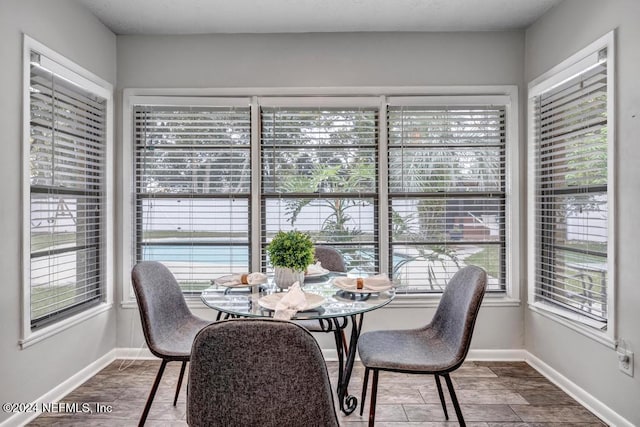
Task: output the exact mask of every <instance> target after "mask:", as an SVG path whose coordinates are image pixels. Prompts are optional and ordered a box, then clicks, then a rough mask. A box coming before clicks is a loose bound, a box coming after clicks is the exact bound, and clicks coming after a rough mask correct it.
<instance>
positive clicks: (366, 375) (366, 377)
mask: <svg viewBox="0 0 640 427" xmlns="http://www.w3.org/2000/svg"><path fill="white" fill-rule="evenodd" d="M368 385H369V368H367V367H365V368H364V381H363V382H362V397H361V398H360V416H362V413H363V412H364V399H365V398H366V397H367V386H368Z"/></svg>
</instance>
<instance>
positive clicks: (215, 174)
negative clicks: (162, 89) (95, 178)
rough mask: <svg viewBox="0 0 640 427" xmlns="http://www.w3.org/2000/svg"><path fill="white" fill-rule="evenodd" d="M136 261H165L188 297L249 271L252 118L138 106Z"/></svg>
mask: <svg viewBox="0 0 640 427" xmlns="http://www.w3.org/2000/svg"><path fill="white" fill-rule="evenodd" d="M133 114H134V132H135V165H134V166H135V186H136V196H135V197H136V203H135V205H136V217H135V233H136V234H135V239H134V241H135V244H136V247H135V259H136V261H142V260H154V261H160V262H162V263H164V264H165V265H166V266H167V267H168V268H169V269H170V270H171V272H172V273H173V274H174V275H175V276H176V278H177V280H178V282H179V283H180V285H181V286H182V288H183V290H184V291H185V292H193V293H197V292H199V291H200V290H202V289H203V288H205V287H207V286H209V285H210V281H211V279H213V278H215V277H217V276H220V275H222V274H230V273H238V272H246V271H248V268H249V265H250V260H249V253H250V251H249V246H250V239H249V235H250V233H249V212H250V206H249V201H250V197H249V196H250V177H251V163H250V112H249V108H248V107H247V108H239V107H203V106H198V107H190V106H142V105H141V106H135V107H134V113H133Z"/></svg>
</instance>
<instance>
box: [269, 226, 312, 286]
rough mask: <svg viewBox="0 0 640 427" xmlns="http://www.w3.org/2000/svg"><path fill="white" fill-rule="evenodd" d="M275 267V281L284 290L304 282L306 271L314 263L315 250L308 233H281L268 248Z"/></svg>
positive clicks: (294, 231)
mask: <svg viewBox="0 0 640 427" xmlns="http://www.w3.org/2000/svg"><path fill="white" fill-rule="evenodd" d="M267 254H268V255H269V261H270V262H271V265H273V267H274V281H275V282H276V285H278V286H279V287H280V288H282V289H286V288H288V287H289V286H291V285H292V284H294V283H295V282H300V284H301V285H302V283H303V282H304V271H305V269H306V268H307V267H308V266H309V265H310V264H312V263H313V260H314V256H315V248H314V246H313V241H312V240H311V237H310V236H309V235H308V234H307V233H303V232H301V231H297V230H291V231H279V232H278V233H277V234H276V235H275V236H274V238H273V239H272V240H271V242H270V243H269V245H268V246H267Z"/></svg>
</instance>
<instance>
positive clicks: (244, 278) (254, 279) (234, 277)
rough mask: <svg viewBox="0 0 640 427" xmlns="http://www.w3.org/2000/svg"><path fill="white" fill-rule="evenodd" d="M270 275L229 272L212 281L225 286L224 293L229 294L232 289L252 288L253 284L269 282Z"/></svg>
mask: <svg viewBox="0 0 640 427" xmlns="http://www.w3.org/2000/svg"><path fill="white" fill-rule="evenodd" d="M267 281H268V277H267V275H266V274H264V273H260V272H255V273H241V274H227V275H224V276H220V277H217V278H215V279H213V280H212V281H211V284H213V285H215V286H216V287H218V286H223V287H225V288H226V289H225V291H224V293H225V294H227V293H228V292H229V291H231V290H232V289H246V290H251V287H252V286H260V285H264V284H265V283H267Z"/></svg>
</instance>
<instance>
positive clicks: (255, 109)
mask: <svg viewBox="0 0 640 427" xmlns="http://www.w3.org/2000/svg"><path fill="white" fill-rule="evenodd" d="M418 96H422V97H428V98H433V99H434V100H438V102H439V103H443V102H446V101H447V100H448V99H461V97H470V98H469V99H475V100H476V102H477V103H482V104H486V103H487V99H489V100H491V99H495V98H494V97H496V96H497V97H500V99H501V101H504V102H505V109H506V115H507V116H506V121H507V129H506V140H507V141H506V145H507V147H506V189H505V190H506V193H507V205H506V208H505V210H506V216H507V217H508V218H509V220H508V225H507V226H506V227H507V229H506V230H505V234H506V242H507V243H506V244H507V245H508V246H509V247H511V248H514V249H516V250H512V251H507V254H506V255H505V257H506V258H505V263H506V265H507V267H510V268H507V283H506V291H505V292H504V293H500V294H499V295H489V296H488V297H487V298H486V302H485V304H487V305H493V306H518V305H519V304H520V292H519V288H520V257H521V256H520V252H519V251H520V249H519V246H520V245H519V242H520V237H519V235H520V222H519V221H520V220H519V215H518V212H519V205H520V199H519V191H517V190H518V189H519V188H520V186H519V182H520V178H519V176H518V173H517V170H518V167H519V164H520V157H519V147H518V146H519V143H518V134H519V131H518V122H519V114H518V88H517V86H515V85H497V86H437V87H424V86H417V87H340V88H298V87H285V88H218V89H215V88H209V89H197V88H187V89H179V88H172V89H158V88H155V89H154V88H129V89H124V91H123V111H122V114H123V116H122V120H123V163H122V164H123V174H122V180H123V181H122V183H123V184H122V188H123V189H125V193H127V189H130V188H132V187H131V185H132V184H131V183H132V178H133V176H132V170H133V169H132V160H133V151H132V149H133V148H132V147H133V136H132V135H133V134H132V131H133V129H132V125H133V118H132V112H133V105H134V104H136V103H139V102H145V100H146V102H148V101H152V100H154V101H156V102H174V101H175V100H178V99H181V98H182V99H196V100H198V102H201V103H207V102H208V100H211V99H216V98H218V99H220V98H223V99H247V98H249V99H250V105H251V125H252V129H251V144H252V145H251V147H252V148H251V164H252V165H256V164H257V165H259V164H260V161H261V160H260V137H261V129H260V126H259V125H260V118H259V115H260V109H261V108H262V107H279V106H286V107H292V106H293V107H310V106H311V107H316V106H321V107H345V106H349V107H369V106H375V108H379V109H380V110H379V120H378V123H379V129H378V135H379V142H378V143H379V148H378V155H379V157H378V159H379V165H378V167H379V173H380V179H378V191H379V195H378V197H379V198H378V212H377V214H378V221H379V224H387V223H388V212H387V204H388V198H387V193H388V182H387V179H386V176H387V173H388V172H387V167H388V165H387V140H386V139H387V136H386V132H387V129H386V126H387V124H386V120H382V118H383V117H386V108H387V106H388V98H391V97H408V98H411V99H413V98H415V97H418ZM357 101H359V102H361V104H360V103H358V102H357ZM260 175H261V171H260V170H259V169H258V168H256V167H252V184H251V186H252V187H251V194H252V195H251V206H252V207H251V211H252V212H251V214H250V218H251V220H250V226H251V228H252V231H251V232H252V237H251V240H252V242H253V245H252V248H251V251H250V253H251V260H252V269H259V268H260V262H261V256H260V245H259V244H257V243H258V242H260V241H261V240H260V232H261V226H260V220H261V218H260V214H261V210H260V209H261V206H260V201H261V194H260V191H261V189H262V183H261V180H260ZM514 190H516V191H514ZM129 194H130V193H129ZM128 197H129V200H125V201H124V203H123V208H122V215H123V218H124V221H122V225H121V226H122V227H123V230H122V236H123V241H122V252H121V254H122V264H121V265H122V272H121V274H122V278H123V293H122V300H121V305H122V306H123V307H126V308H134V307H136V303H135V298H134V296H133V293H132V290H131V286H130V271H131V268H132V267H133V266H132V265H131V256H130V253H131V252H130V251H131V250H132V247H133V246H132V245H131V244H132V242H131V236H132V234H131V231H132V230H131V225H132V223H131V221H129V218H131V212H132V211H131V206H132V205H131V203H132V200H133V198H132V197H131V196H130V195H129V196H128ZM388 233H389V231H388V229H387V227H380V228H379V239H378V242H379V244H380V246H381V250H380V254H381V255H384V254H385V253H386V249H384V248H388V245H389V236H388ZM380 269H381V270H383V271H386V270H388V259H387V257H386V256H381V257H380ZM440 295H441V294H432V295H429V294H423V293H420V294H408V295H399V298H397V301H396V302H395V303H394V306H398V307H399V306H429V307H432V306H435V305H437V303H438V300H439V298H440ZM187 301H188V304H189V305H190V306H192V307H203V305H202V303H201V301H200V299H199V298H187Z"/></svg>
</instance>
